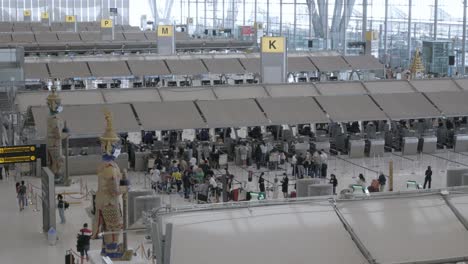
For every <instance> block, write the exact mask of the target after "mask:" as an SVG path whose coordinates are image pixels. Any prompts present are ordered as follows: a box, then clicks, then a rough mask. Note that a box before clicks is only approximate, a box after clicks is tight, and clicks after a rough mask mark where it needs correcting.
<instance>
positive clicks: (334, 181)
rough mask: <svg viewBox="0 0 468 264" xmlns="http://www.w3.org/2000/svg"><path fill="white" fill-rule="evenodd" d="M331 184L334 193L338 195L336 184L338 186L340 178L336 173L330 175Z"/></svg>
mask: <svg viewBox="0 0 468 264" xmlns="http://www.w3.org/2000/svg"><path fill="white" fill-rule="evenodd" d="M330 177H331V178H330V184H331V185H333V195H336V186H338V180H337V179H336V176H335V174H332V175H330Z"/></svg>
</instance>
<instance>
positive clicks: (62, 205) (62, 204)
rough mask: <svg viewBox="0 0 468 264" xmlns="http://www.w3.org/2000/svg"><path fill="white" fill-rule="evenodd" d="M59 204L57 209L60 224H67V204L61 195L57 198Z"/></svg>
mask: <svg viewBox="0 0 468 264" xmlns="http://www.w3.org/2000/svg"><path fill="white" fill-rule="evenodd" d="M57 199H58V203H57V208H58V211H59V216H60V223H61V224H65V221H66V220H65V209H66V202H65V201H64V200H63V196H62V195H61V194H59V195H58V196H57Z"/></svg>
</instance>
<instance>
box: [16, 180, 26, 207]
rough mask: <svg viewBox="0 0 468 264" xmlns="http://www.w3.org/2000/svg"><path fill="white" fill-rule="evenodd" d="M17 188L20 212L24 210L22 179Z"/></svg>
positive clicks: (24, 199)
mask: <svg viewBox="0 0 468 264" xmlns="http://www.w3.org/2000/svg"><path fill="white" fill-rule="evenodd" d="M17 190H18V196H17V197H18V203H19V208H20V212H21V211H23V210H24V206H25V204H26V185H24V181H21V185H20V186H19V187H18V188H17Z"/></svg>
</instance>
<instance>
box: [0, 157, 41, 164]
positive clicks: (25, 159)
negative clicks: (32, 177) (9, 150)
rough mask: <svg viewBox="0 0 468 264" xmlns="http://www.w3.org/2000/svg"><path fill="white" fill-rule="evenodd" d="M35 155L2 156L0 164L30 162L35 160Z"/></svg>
mask: <svg viewBox="0 0 468 264" xmlns="http://www.w3.org/2000/svg"><path fill="white" fill-rule="evenodd" d="M35 160H36V156H34V155H31V156H16V157H3V158H0V164H8V163H21V162H31V161H35Z"/></svg>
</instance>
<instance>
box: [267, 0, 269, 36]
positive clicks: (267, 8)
mask: <svg viewBox="0 0 468 264" xmlns="http://www.w3.org/2000/svg"><path fill="white" fill-rule="evenodd" d="M266 3H267V19H266V34H267V36H269V35H270V0H267V1H266Z"/></svg>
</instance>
